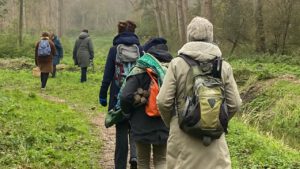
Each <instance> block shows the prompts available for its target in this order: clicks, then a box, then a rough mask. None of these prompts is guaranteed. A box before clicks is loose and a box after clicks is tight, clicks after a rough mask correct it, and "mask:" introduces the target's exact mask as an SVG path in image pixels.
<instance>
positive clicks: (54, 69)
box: [52, 65, 56, 77]
mask: <svg viewBox="0 0 300 169" xmlns="http://www.w3.org/2000/svg"><path fill="white" fill-rule="evenodd" d="M55 76H56V65H53V71H52V77H55Z"/></svg>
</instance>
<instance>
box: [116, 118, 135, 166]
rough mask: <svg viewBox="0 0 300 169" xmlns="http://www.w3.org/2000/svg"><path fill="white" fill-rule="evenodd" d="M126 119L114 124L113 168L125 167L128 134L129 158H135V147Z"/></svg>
mask: <svg viewBox="0 0 300 169" xmlns="http://www.w3.org/2000/svg"><path fill="white" fill-rule="evenodd" d="M129 128H130V125H129V122H128V120H125V121H122V122H119V123H117V124H116V147H115V169H126V165H127V157H128V136H129V144H130V159H131V158H136V157H137V156H136V147H135V142H134V140H133V138H132V137H131V136H130V132H129Z"/></svg>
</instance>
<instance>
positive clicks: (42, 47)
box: [38, 40, 51, 57]
mask: <svg viewBox="0 0 300 169" xmlns="http://www.w3.org/2000/svg"><path fill="white" fill-rule="evenodd" d="M50 54H51V46H50V43H49V40H41V41H40V43H39V46H38V56H39V57H45V56H49V55H50Z"/></svg>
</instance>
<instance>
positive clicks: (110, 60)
mask: <svg viewBox="0 0 300 169" xmlns="http://www.w3.org/2000/svg"><path fill="white" fill-rule="evenodd" d="M116 52H117V51H116V47H111V48H110V50H109V53H108V56H107V59H106V64H105V70H104V75H103V79H102V85H101V88H100V93H99V97H100V98H103V99H106V98H107V91H108V88H109V86H110V85H111V83H112V82H113V79H114V74H115V59H116Z"/></svg>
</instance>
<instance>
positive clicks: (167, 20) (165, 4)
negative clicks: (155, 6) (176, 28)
mask: <svg viewBox="0 0 300 169" xmlns="http://www.w3.org/2000/svg"><path fill="white" fill-rule="evenodd" d="M162 3H163V11H164V18H165V33H166V34H167V35H168V36H170V35H171V33H170V32H171V17H170V2H169V0H163V1H162Z"/></svg>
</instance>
